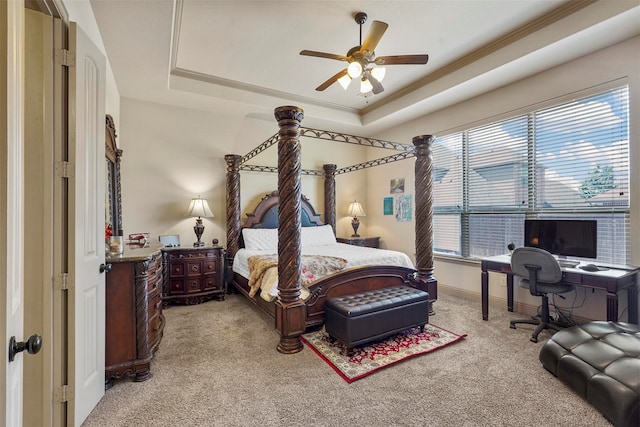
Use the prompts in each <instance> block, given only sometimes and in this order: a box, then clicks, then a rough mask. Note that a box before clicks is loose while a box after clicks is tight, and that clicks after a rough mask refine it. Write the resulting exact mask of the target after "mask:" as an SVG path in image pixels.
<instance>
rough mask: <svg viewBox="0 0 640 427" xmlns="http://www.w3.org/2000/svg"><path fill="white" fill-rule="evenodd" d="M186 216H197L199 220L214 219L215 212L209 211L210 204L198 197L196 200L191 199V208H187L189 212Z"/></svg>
mask: <svg viewBox="0 0 640 427" xmlns="http://www.w3.org/2000/svg"><path fill="white" fill-rule="evenodd" d="M184 216H197V217H198V218H200V217H204V218H213V212H211V209H209V203H207V201H206V200H205V199H201V198H200V196H198V197H197V198H195V199H191V203H189V207H188V208H187V212H185V215H184Z"/></svg>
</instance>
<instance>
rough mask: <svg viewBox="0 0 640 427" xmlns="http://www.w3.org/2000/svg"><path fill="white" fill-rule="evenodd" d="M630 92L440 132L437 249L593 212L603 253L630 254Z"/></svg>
mask: <svg viewBox="0 0 640 427" xmlns="http://www.w3.org/2000/svg"><path fill="white" fill-rule="evenodd" d="M628 92H629V90H628V87H627V86H625V87H621V88H617V89H613V90H609V91H606V92H603V93H600V94H597V95H593V96H589V97H585V98H582V99H577V100H574V101H571V102H567V103H564V104H561V105H557V106H554V107H550V108H545V109H541V110H537V111H532V112H531V113H529V114H525V115H521V116H517V117H513V118H510V119H507V120H502V121H499V122H496V123H491V124H487V125H483V126H480V127H476V128H472V129H469V130H466V131H464V132H459V133H456V134H452V135H447V136H444V137H440V138H437V139H436V141H435V142H434V147H433V159H434V171H433V180H434V196H433V199H434V242H435V251H436V252H442V253H449V254H455V255H461V256H465V257H484V256H492V255H498V254H502V253H506V251H507V249H506V247H507V245H508V244H509V243H514V244H515V245H516V246H521V245H522V244H523V240H524V239H523V235H524V219H525V218H548V219H568V218H571V219H595V220H597V221H598V260H599V261H602V262H610V263H617V264H628V263H629V262H630V224H629V217H630V215H629V204H630V200H629V185H630V182H629V99H628V98H629V94H628Z"/></svg>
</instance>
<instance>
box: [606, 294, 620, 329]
mask: <svg viewBox="0 0 640 427" xmlns="http://www.w3.org/2000/svg"><path fill="white" fill-rule="evenodd" d="M607 320H608V321H609V322H617V321H618V294H617V293H615V292H614V293H612V292H607Z"/></svg>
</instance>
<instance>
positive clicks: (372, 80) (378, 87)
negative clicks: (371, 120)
mask: <svg viewBox="0 0 640 427" xmlns="http://www.w3.org/2000/svg"><path fill="white" fill-rule="evenodd" d="M364 76H365V77H366V78H367V80H369V83H371V87H372V88H373V89H371V92H373V94H374V95H377V94H379V93H380V92H382V91H384V88H383V87H382V83H380V82H379V81H378V80H377V79H376V78H375V77H373V75H372V74H371V73H370V72H369V71H365V72H364Z"/></svg>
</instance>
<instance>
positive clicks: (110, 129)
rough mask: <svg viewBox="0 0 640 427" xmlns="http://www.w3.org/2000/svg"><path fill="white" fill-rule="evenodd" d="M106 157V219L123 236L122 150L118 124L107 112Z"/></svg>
mask: <svg viewBox="0 0 640 427" xmlns="http://www.w3.org/2000/svg"><path fill="white" fill-rule="evenodd" d="M104 135H105V157H106V162H107V164H106V168H105V170H106V193H107V194H106V200H105V218H106V219H105V221H106V222H108V223H109V224H111V228H112V229H113V234H114V235H115V236H122V235H123V231H122V194H121V192H120V191H121V185H120V159H121V158H122V150H120V149H119V148H118V146H117V145H116V136H117V135H116V126H115V124H114V123H113V117H111V116H110V115H109V114H107V123H106V129H105V133H104Z"/></svg>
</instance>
